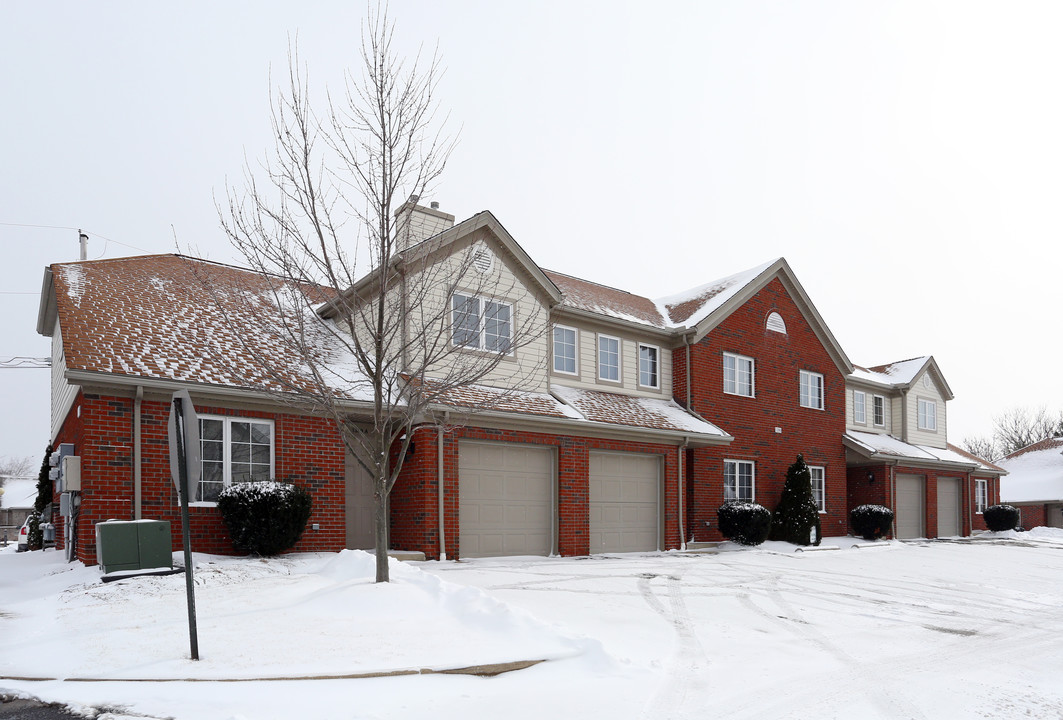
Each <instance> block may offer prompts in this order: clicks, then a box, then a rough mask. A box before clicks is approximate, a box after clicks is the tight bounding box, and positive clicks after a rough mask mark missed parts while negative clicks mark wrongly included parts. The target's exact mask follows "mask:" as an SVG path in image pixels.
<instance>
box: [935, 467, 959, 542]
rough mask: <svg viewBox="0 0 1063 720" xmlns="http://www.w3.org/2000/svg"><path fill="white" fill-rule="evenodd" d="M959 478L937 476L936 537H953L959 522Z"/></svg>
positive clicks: (957, 531)
mask: <svg viewBox="0 0 1063 720" xmlns="http://www.w3.org/2000/svg"><path fill="white" fill-rule="evenodd" d="M960 498H961V494H960V479H959V478H938V537H955V536H957V535H959V534H960V533H962V532H963V530H962V529H961V528H962V527H963V526H962V525H961V524H960Z"/></svg>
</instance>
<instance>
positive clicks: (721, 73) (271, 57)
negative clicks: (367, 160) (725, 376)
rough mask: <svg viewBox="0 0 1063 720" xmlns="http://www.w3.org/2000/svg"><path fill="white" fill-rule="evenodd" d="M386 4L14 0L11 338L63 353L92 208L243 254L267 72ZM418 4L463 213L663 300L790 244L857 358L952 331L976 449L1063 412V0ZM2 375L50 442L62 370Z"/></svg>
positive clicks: (10, 35)
mask: <svg viewBox="0 0 1063 720" xmlns="http://www.w3.org/2000/svg"><path fill="white" fill-rule="evenodd" d="M365 9H366V8H365V6H364V5H362V4H360V3H359V2H350V1H345V2H312V3H311V2H308V3H298V4H297V3H291V2H262V1H261V0H256V1H255V2H224V3H215V2H200V3H196V2H185V3H175V4H167V5H162V4H158V3H141V2H125V3H123V2H110V3H105V4H103V3H84V2H50V3H36V2H28V1H25V2H6V3H3V4H2V5H0V66H2V67H3V68H4V72H3V74H2V76H0V98H2V103H3V105H2V106H3V112H0V138H2V140H0V148H2V156H0V157H2V162H0V247H2V252H3V255H2V262H0V278H2V282H0V292H2V293H3V294H0V322H2V323H3V325H2V332H0V359H3V358H7V357H10V356H13V355H28V356H38V357H45V356H47V355H48V354H49V341H48V340H47V339H46V338H42V337H40V336H38V335H36V332H35V327H36V316H37V306H38V293H39V290H40V285H41V277H42V273H43V269H44V267H45V265H47V264H49V263H53V262H62V261H69V260H75V259H77V253H78V242H77V230H76V229H77V228H82V229H84V230H85V231H86V232H87V233H88V234H89V238H90V241H89V249H88V253H89V257H90V258H100V257H108V258H110V257H120V256H123V255H131V254H141V253H158V252H172V251H174V248H175V238H176V241H177V242H179V243H180V244H181V246H182V247H184V248H194V249H196V251H197V252H198V253H199V254H200V255H203V256H206V257H209V258H210V259H212V260H220V261H227V262H232V261H235V259H236V258H235V256H234V254H233V252H232V251H231V250H230V249H229V247H228V245H227V243H226V241H225V239H224V238H223V237H222V234H221V232H220V229H219V224H218V218H217V213H216V210H215V206H214V200H213V197H214V195H215V194H216V193H217V194H221V193H223V192H224V189H225V186H226V183H227V181H230V180H239V178H240V177H241V174H242V167H243V164H244V160H245V157H246V158H250V159H251V160H252V161H254V159H255V158H258V157H261V156H263V154H264V151H265V150H266V148H267V146H268V145H269V142H270V133H269V120H268V97H269V73H270V69H271V67H272V68H273V71H274V73H278V72H282V71H284V70H285V69H286V55H287V48H288V43H289V38H291V37H294V36H295V35H296V34H298V39H299V46H300V54H301V56H302V58H303V60H304V61H305V62H306V64H307V65H308V66H309V69H310V74H311V85H312V87H311V90H312V91H313V92H317V93H321V91H323V90H324V88H325V87H326V86H331V87H338V85H339V83H340V81H341V78H342V73H343V70H344V68H345V67H348V66H355V65H356V63H357V50H358V41H359V33H360V29H359V28H360V23H361V21H362V18H363V16H364V14H365ZM391 14H392V16H393V17H394V18H395V20H396V23H397V32H398V39H399V41H400V43H401V46H402V47H403V48H406V49H407V51H408V52H409V53H411V54H412V53H415V52H416V51H417V49H418V47H419V46H420V45H422V44H423V45H424V46H425V48H427V50H428V51H429V52H430V51H431V49H433V48H434V47H436V45H437V44H438V47H439V50H440V52H441V54H442V56H443V59H444V64H445V65H446V67H447V73H446V76H445V78H444V80H443V82H442V83H441V87H440V91H441V92H440V97H441V99H442V103H443V107H444V109H445V110H446V111H448V112H449V113H450V127H451V128H452V129H453V130H454V131H456V132H460V142H459V145H458V147H457V149H456V151H455V152H454V154H453V155H452V157H451V161H450V163H449V165H448V168H447V172H446V174H445V176H444V178H443V180H442V182H441V183H440V185H439V188H438V191H437V192H436V193H435V194H434V197H433V198H430V199H434V200H438V201H439V202H440V203H441V206H442V209H443V210H446V211H448V212H451V213H453V214H454V215H456V216H457V218H458V220H459V221H460V220H462V219H464V218H467V217H469V216H470V215H472V214H474V213H476V212H478V211H480V210H491V211H492V212H493V213H494V214H495V215H496V216H497V217H498V218H499V220H500V221H501V222H502V224H503V225H505V226H506V228H507V229H508V230H509V231H510V232H511V233H512V235H513V236H514V237H515V238H516V240H517V241H518V242H519V243H520V244H521V245H522V246H523V247H524V249H525V250H526V251H527V252H528V253H529V254H530V255H531V256H532V258H533V259H534V260H535V261H536V262H538V263H539V264H540V265H541V266H543V267H546V268H549V269H552V270H558V271H561V272H565V273H568V274H572V275H576V276H578V277H583V278H587V279H590V280H595V281H598V282H602V283H604V284H608V285H613V286H616V287H620V288H623V289H626V290H630V291H632V292H636V293H639V294H642V295H648V296H650V297H660V296H664V295H669V294H673V293H675V292H678V291H680V290H684V289H686V288H689V287H692V286H695V285H699V284H702V283H705V282H707V281H709V280H712V279H714V278H717V277H721V276H725V275H729V274H731V273H734V272H737V271H739V270H744V269H746V268H749V267H752V266H754V265H758V264H760V263H762V262H765V261H767V260H770V259H773V258H776V257H779V256H784V257H786V259H787V260H788V261H789V262H790V264H791V266H792V267H793V269H794V271H795V272H796V273H797V276H798V278H799V279H800V281H801V283H802V284H803V285H804V287H805V289H806V290H807V291H808V293H809V295H810V296H811V298H812V301H813V302H814V303H815V304H816V307H817V308H818V309H819V311H820V313H821V314H822V315H823V317H824V318H825V319H826V321H827V323H828V325H829V326H830V328H831V330H832V331H833V332H834V334H835V336H836V337H837V338H838V340H839V342H840V343H841V344H842V346H843V347H844V349H845V350H846V352H847V353H848V355H849V357H850V358H851V359H852V361H853V362H855V363H857V364H860V365H865V366H869V365H878V364H883V363H887V362H891V361H894V360H901V359H906V358H909V357H913V356H918V355H924V354H931V355H934V357H935V358H936V359H937V361H938V363H939V365H940V367H941V369H942V371H943V372H944V374H945V377H946V379H947V380H948V382H949V384H950V385H951V387H952V389H953V391H954V392H955V394H956V399H955V400H954V401H953V402H952V403H950V404H949V408H948V420H949V428H948V430H949V438H950V440H951V441H953V442H959V441H961V440H962V439H963V438H964V437H965V436H968V435H975V434H988V433H989V432H990V429H991V420H992V417H993V416H994V415H997V414H999V413H1000V412H1001V411H1003V410H1005V409H1007V408H1009V407H1013V406H1021V405H1024V406H1038V405H1047V406H1048V407H1049V409H1050V410H1053V411H1055V410H1058V409H1059V408H1061V407H1063V373H1061V372H1060V371H1059V370H1058V366H1059V362H1060V350H1061V346H1063V343H1061V342H1060V327H1059V322H1058V317H1059V316H1060V313H1059V309H1060V299H1061V295H1063V292H1061V290H1060V280H1059V269H1060V268H1061V267H1063V262H1061V260H1063V244H1061V242H1060V241H1061V234H1063V233H1061V231H1063V216H1061V208H1063V203H1061V198H1063V172H1061V171H1060V168H1063V131H1061V128H1063V85H1061V83H1060V77H1059V76H1060V73H1061V70H1063V43H1061V42H1060V41H1059V38H1060V37H1061V36H1063V3H1059V2H1058V1H1056V0H1048V1H1045V2H1022V1H1021V0H1012V1H1009V2H972V1H971V0H957V1H956V2H946V1H943V0H918V1H916V2H902V3H891V2H884V1H882V0H840V1H838V2H784V1H779V2H754V1H750V0H736V1H733V2H722V1H721V2H715V1H714V2H697V3H694V2H691V3H679V2H672V3H669V2H655V3H647V2H630V3H623V2H569V1H566V2H543V1H542V0H536V1H535V2H530V1H529V2H496V1H493V0H484V1H472V0H467V1H453V2H438V1H437V2H428V1H414V0H393V2H392V5H391ZM318 97H321V95H320V94H319V95H318ZM28 226H52V228H45V227H28ZM1053 317H1055V318H1057V320H1055V321H1053V320H1052V318H1053ZM0 383H2V384H0V388H2V393H3V409H2V412H0V455H32V456H33V457H34V458H39V457H40V455H41V453H42V452H43V449H44V446H45V444H46V443H47V442H48V440H49V438H48V433H49V419H48V405H49V400H48V394H49V383H48V371H46V370H0ZM713 419H714V420H716V421H718V422H720V424H721V425H722V426H723V427H725V428H726V426H727V422H726V418H713Z"/></svg>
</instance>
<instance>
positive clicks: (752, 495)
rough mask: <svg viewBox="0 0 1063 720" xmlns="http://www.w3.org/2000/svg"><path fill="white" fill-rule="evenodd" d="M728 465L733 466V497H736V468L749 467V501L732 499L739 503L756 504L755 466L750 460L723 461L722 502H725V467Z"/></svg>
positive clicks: (737, 476)
mask: <svg viewBox="0 0 1063 720" xmlns="http://www.w3.org/2000/svg"><path fill="white" fill-rule="evenodd" d="M728 465H734V466H735V473H734V476H735V495H738V478H739V473H738V466H740V465H748V466H749V500H741V499H740V498H737V497H736V498H734V499H735V500H739V502H756V501H757V464H756V463H755V462H753V461H752V460H726V459H725V460H724V461H723V478H724V481H723V482H724V487H723V496H724V502H727V466H728Z"/></svg>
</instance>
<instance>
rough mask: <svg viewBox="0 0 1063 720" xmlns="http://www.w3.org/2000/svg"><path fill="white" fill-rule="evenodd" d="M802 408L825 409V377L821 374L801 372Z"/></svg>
mask: <svg viewBox="0 0 1063 720" xmlns="http://www.w3.org/2000/svg"><path fill="white" fill-rule="evenodd" d="M801 407H806V408H813V409H815V410H822V409H823V376H822V375H820V374H819V373H814V372H809V371H808V370H802V371H801Z"/></svg>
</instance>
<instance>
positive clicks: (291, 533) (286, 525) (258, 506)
mask: <svg viewBox="0 0 1063 720" xmlns="http://www.w3.org/2000/svg"><path fill="white" fill-rule="evenodd" d="M311 505H312V501H311V498H310V493H308V492H307V491H306V490H303V489H302V488H300V487H296V486H295V485H289V484H287V483H279V482H248V483H237V484H235V485H230V486H229V487H227V488H225V489H224V490H223V491H222V492H221V495H219V496H218V510H219V511H220V512H221V517H222V520H223V521H224V522H225V526H226V527H227V528H229V536H230V537H232V540H233V546H234V547H235V548H236V549H237V550H243V551H246V552H249V553H252V554H254V555H262V556H269V555H278V554H280V553H282V552H284V551H285V550H287V549H288V548H290V547H292V546H293V545H295V543H297V542H299V538H300V537H301V536H302V534H303V530H304V529H306V521H307V520H309V519H310V510H311Z"/></svg>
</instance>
